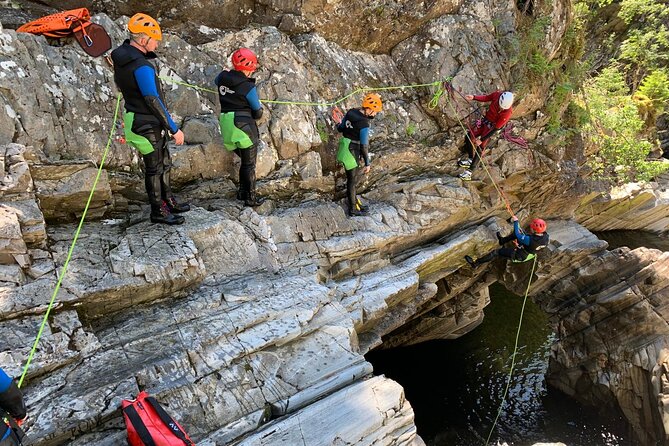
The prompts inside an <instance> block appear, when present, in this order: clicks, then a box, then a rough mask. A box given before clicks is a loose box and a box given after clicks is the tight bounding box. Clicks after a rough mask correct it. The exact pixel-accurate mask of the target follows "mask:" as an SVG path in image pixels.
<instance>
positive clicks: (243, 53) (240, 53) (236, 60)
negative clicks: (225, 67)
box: [232, 48, 258, 71]
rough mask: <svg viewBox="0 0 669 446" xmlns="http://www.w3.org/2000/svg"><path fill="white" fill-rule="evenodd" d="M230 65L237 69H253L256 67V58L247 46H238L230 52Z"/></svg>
mask: <svg viewBox="0 0 669 446" xmlns="http://www.w3.org/2000/svg"><path fill="white" fill-rule="evenodd" d="M232 66H233V67H234V68H235V70H238V71H255V70H256V68H258V58H257V57H256V55H255V53H254V52H253V51H251V50H250V49H248V48H240V49H238V50H237V51H235V52H234V53H232Z"/></svg>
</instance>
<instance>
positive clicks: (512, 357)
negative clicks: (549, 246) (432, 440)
mask: <svg viewBox="0 0 669 446" xmlns="http://www.w3.org/2000/svg"><path fill="white" fill-rule="evenodd" d="M536 266H537V259H536V256H535V257H534V262H532V270H531V271H530V280H529V281H528V282H527V288H526V289H525V297H524V298H523V306H522V308H521V310H520V318H519V320H518V330H517V331H516V342H515V344H514V346H513V354H512V355H511V368H510V369H509V376H508V378H507V380H506V387H505V388H504V393H503V394H502V402H501V403H500V405H499V409H498V410H497V415H496V416H495V420H494V421H493V423H492V426H491V427H490V432H489V433H488V438H486V440H485V446H488V443H489V442H490V437H491V436H492V433H493V432H494V430H495V426H496V425H497V421H498V420H499V416H500V415H501V414H502V409H503V408H504V403H505V400H506V396H507V394H508V393H509V387H510V386H511V378H513V369H514V367H515V366H516V355H517V354H518V339H519V338H520V329H521V327H522V325H523V315H524V314H525V304H526V303H527V296H528V295H529V293H530V285H532V276H533V275H534V270H535V267H536Z"/></svg>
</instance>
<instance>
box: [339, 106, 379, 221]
mask: <svg viewBox="0 0 669 446" xmlns="http://www.w3.org/2000/svg"><path fill="white" fill-rule="evenodd" d="M370 119H374V118H373V117H372V116H367V115H365V114H364V113H363V112H362V110H360V109H358V108H353V109H351V110H349V111H348V112H346V116H344V119H342V121H341V123H340V124H339V125H338V126H337V130H338V131H339V132H340V133H341V134H342V136H343V138H342V139H341V140H340V142H339V150H338V151H337V160H338V161H340V162H341V163H342V164H343V165H344V169H345V170H346V196H347V200H348V209H349V213H350V212H351V211H352V210H353V209H355V208H356V204H357V197H356V187H357V185H358V181H359V179H360V174H359V171H360V169H359V167H360V161H362V162H364V163H365V166H369V165H370V160H369V128H370V124H369V121H370Z"/></svg>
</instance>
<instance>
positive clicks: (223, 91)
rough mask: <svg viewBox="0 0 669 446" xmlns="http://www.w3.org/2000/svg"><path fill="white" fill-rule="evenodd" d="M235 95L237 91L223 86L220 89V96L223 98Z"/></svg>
mask: <svg viewBox="0 0 669 446" xmlns="http://www.w3.org/2000/svg"><path fill="white" fill-rule="evenodd" d="M234 93H235V90H232V89H230V88H228V87H226V86H225V85H221V86H220V87H218V94H220V95H221V96H225V95H226V94H234Z"/></svg>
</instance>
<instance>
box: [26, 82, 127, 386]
mask: <svg viewBox="0 0 669 446" xmlns="http://www.w3.org/2000/svg"><path fill="white" fill-rule="evenodd" d="M120 106H121V93H119V94H118V96H117V97H116V109H115V110H114V120H113V121H112V124H111V130H110V131H109V139H108V140H107V146H106V147H105V151H104V153H103V154H102V160H101V161H100V166H99V167H98V174H97V176H96V177H95V181H93V187H92V188H91V193H90V194H89V195H88V201H86V207H84V213H83V214H82V215H81V219H80V220H79V226H78V227H77V230H76V232H75V233H74V239H73V240H72V244H71V245H70V250H69V251H68V253H67V258H66V259H65V264H64V265H63V268H62V269H61V271H60V275H59V277H58V282H56V288H55V289H54V290H53V294H52V295H51V301H50V302H49V306H48V307H47V309H46V314H44V318H43V319H42V325H41V326H40V328H39V332H37V338H36V339H35V342H34V343H33V348H32V350H30V355H29V356H28V361H27V362H26V365H25V367H24V368H23V373H22V374H21V379H20V380H19V387H21V385H22V384H23V380H24V379H25V377H26V375H27V374H28V367H30V362H31V361H32V359H33V356H34V355H35V351H36V350H37V344H38V343H39V340H40V338H41V337H42V333H43V332H44V327H45V326H46V323H47V320H48V319H49V314H50V313H51V308H53V304H54V302H55V301H56V296H57V295H58V291H59V290H60V285H61V283H62V281H63V278H64V277H65V273H66V272H67V266H68V264H69V263H70V259H71V258H72V252H73V251H74V245H75V244H76V243H77V239H78V238H79V232H80V231H81V227H82V226H83V225H84V219H85V218H86V213H87V212H88V207H89V206H90V204H91V201H92V200H93V193H94V192H95V187H96V186H97V184H98V180H99V179H100V175H101V173H102V166H104V164H105V160H106V159H107V153H108V152H109V147H110V146H111V143H112V140H113V138H114V133H115V131H116V128H115V125H116V119H117V118H118V110H119V108H120Z"/></svg>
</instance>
